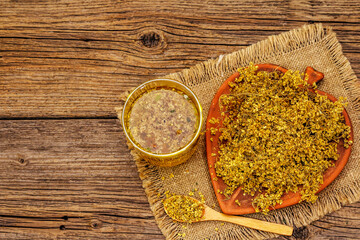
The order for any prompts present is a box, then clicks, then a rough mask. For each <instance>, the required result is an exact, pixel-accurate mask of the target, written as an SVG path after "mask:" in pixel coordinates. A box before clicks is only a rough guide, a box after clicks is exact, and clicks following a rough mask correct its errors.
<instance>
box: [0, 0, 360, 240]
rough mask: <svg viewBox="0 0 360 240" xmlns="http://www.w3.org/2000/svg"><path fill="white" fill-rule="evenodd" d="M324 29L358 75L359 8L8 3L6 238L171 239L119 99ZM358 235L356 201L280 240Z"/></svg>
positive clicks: (1, 206) (3, 90)
mask: <svg viewBox="0 0 360 240" xmlns="http://www.w3.org/2000/svg"><path fill="white" fill-rule="evenodd" d="M259 6H260V7H259ZM314 22H323V23H324V24H325V25H328V26H332V27H333V29H334V31H335V32H336V33H337V36H338V39H339V41H340V42H341V44H342V46H343V51H344V54H345V56H346V57H347V58H348V59H349V60H350V62H351V64H352V67H353V69H354V71H355V73H356V74H357V75H358V76H359V75H360V24H359V22H360V4H359V2H358V0H349V1H344V0H340V1H332V0H322V1H312V0H300V1H297V0H271V1H258V0H253V1H247V0H246V1H235V0H228V1H200V0H191V1H166V0H154V1H146V0H142V1H136V2H133V1H122V0H96V1H95V0H78V1H74V0H58V1H50V0H42V1H35V0H26V1H19V0H2V1H0V119H2V120H0V190H1V191H0V239H135V240H136V239H164V237H163V236H162V234H161V232H160V230H159V229H158V227H157V226H156V223H155V221H154V218H153V215H152V213H151V211H150V209H149V205H148V202H147V199H146V197H145V193H144V191H143V189H142V187H141V181H140V179H139V178H138V174H137V170H136V167H135V165H134V163H133V161H132V160H131V157H130V155H129V153H128V151H127V149H126V147H125V139H124V137H123V135H122V132H121V128H120V125H119V123H118V121H117V120H115V119H114V118H115V112H114V110H113V109H114V107H115V106H116V105H118V104H119V100H118V96H119V95H120V94H121V93H122V92H123V91H125V90H129V89H132V88H133V87H135V86H137V85H138V84H140V83H142V82H144V81H146V80H149V79H153V78H156V77H159V76H162V75H165V74H168V73H173V72H176V71H180V70H181V69H184V68H188V67H190V66H192V65H194V64H196V63H199V62H201V61H204V60H207V59H209V58H215V57H217V56H218V55H220V54H226V53H230V52H233V51H237V50H239V49H242V48H245V47H246V46H248V45H250V44H253V43H256V42H257V41H260V40H263V39H265V38H266V37H267V36H269V35H272V34H279V33H281V32H284V31H288V30H290V29H293V28H296V27H300V26H302V25H303V24H306V23H314ZM56 118H61V119H59V120H57V119H56ZM25 119H28V120H25ZM359 225H360V203H354V204H351V205H348V206H345V207H343V208H342V209H341V210H339V211H337V212H334V213H332V214H330V215H327V216H325V217H324V218H322V219H321V220H319V221H316V222H314V223H313V224H311V225H310V226H308V227H305V228H301V229H297V230H296V231H295V233H294V234H293V236H292V237H289V238H285V237H280V238H278V239H282V240H283V239H360V235H359V233H360V229H359Z"/></svg>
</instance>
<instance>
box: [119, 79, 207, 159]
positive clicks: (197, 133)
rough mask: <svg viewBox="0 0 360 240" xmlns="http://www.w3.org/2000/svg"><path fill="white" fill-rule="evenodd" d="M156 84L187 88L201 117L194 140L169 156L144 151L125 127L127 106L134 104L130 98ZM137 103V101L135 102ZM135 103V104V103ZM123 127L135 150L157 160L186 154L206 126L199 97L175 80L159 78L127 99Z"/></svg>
mask: <svg viewBox="0 0 360 240" xmlns="http://www.w3.org/2000/svg"><path fill="white" fill-rule="evenodd" d="M154 82H171V83H173V84H175V85H179V86H181V87H183V88H185V89H186V90H187V91H188V92H189V93H190V94H191V95H192V97H193V98H194V99H195V102H194V101H193V100H192V101H193V102H194V104H195V106H196V110H197V111H198V115H199V125H198V128H197V131H196V133H195V135H194V136H193V138H192V139H191V141H190V142H189V143H188V144H186V145H185V146H184V147H182V148H180V149H179V150H177V151H176V152H171V153H167V154H156V153H151V152H147V151H145V150H143V149H142V148H140V147H139V146H138V145H137V144H136V143H135V142H134V141H133V140H132V138H131V136H130V134H129V133H128V131H127V129H126V125H125V110H126V106H127V105H130V104H132V102H130V98H131V97H132V95H134V94H135V93H136V92H137V91H140V90H142V89H143V88H144V87H145V86H146V85H148V84H150V83H154ZM178 90H180V91H182V90H181V89H178ZM185 94H186V95H188V94H187V93H185ZM135 101H136V100H135ZM135 101H133V102H135ZM121 125H122V127H123V130H124V133H125V135H126V138H127V139H128V140H129V141H130V143H131V144H132V145H133V146H134V148H135V149H136V150H138V151H140V152H141V153H143V154H145V155H147V156H151V157H155V158H168V157H174V156H177V155H179V154H181V153H184V152H186V151H187V150H188V149H189V148H191V146H192V145H193V144H194V143H195V142H196V141H197V139H198V138H199V136H200V133H201V129H202V127H203V125H204V117H203V109H202V107H201V104H200V101H199V99H198V97H197V96H196V95H195V93H194V92H193V91H192V90H191V89H190V88H189V87H187V86H186V85H185V84H183V83H181V82H179V81H176V80H173V79H168V78H157V79H152V80H149V81H146V82H144V83H142V84H140V85H139V86H138V87H136V88H135V89H134V90H133V91H132V92H131V93H130V94H129V95H128V96H127V98H126V101H125V104H124V107H123V110H122V114H121Z"/></svg>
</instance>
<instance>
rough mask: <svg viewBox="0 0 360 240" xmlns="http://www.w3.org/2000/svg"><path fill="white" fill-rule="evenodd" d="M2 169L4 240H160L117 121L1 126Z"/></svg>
mask: <svg viewBox="0 0 360 240" xmlns="http://www.w3.org/2000/svg"><path fill="white" fill-rule="evenodd" d="M0 162H1V164H0V189H1V191H0V226H1V227H0V238H1V239H10V238H14V239H22V238H23V239H37V238H56V237H57V238H58V239H65V238H74V239H78V238H79V237H81V236H82V237H85V236H86V237H87V238H88V237H89V238H92V239H95V238H96V237H98V236H100V235H101V236H103V237H102V238H105V239H129V238H128V237H130V236H131V239H149V238H151V239H162V238H163V237H162V235H161V233H160V231H159V229H158V228H157V226H156V223H155V221H154V219H153V215H152V213H151V211H150V209H149V206H148V203H147V199H146V197H145V193H144V191H143V189H142V187H141V181H140V179H139V177H138V173H137V170H136V166H135V164H134V162H133V161H132V160H131V157H130V154H129V153H128V151H127V149H126V146H125V139H124V137H123V135H122V133H121V128H120V125H119V123H118V121H117V120H101V119H99V120H68V121H64V120H62V121H59V120H48V121H4V120H3V121H0ZM144 235H146V236H147V237H144ZM15 236H16V237H15ZM124 236H128V237H127V238H125V237H124ZM102 238H101V239H102Z"/></svg>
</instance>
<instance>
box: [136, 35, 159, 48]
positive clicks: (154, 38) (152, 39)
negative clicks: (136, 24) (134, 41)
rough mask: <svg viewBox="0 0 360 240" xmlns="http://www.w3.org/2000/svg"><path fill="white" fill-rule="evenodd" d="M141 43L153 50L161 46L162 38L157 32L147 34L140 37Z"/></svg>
mask: <svg viewBox="0 0 360 240" xmlns="http://www.w3.org/2000/svg"><path fill="white" fill-rule="evenodd" d="M140 41H141V43H142V44H143V45H144V46H145V47H148V48H153V47H156V46H158V45H159V43H160V41H161V37H160V35H159V34H158V33H156V32H147V33H144V34H142V35H141V36H140Z"/></svg>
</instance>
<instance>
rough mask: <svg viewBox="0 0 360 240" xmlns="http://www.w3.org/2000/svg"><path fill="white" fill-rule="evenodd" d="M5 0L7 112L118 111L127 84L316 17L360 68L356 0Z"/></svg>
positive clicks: (2, 73)
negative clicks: (336, 36) (211, 0)
mask: <svg viewBox="0 0 360 240" xmlns="http://www.w3.org/2000/svg"><path fill="white" fill-rule="evenodd" d="M0 4H1V5H0V7H1V12H0V50H1V51H0V56H1V57H0V118H36V117H38V118H48V117H56V118H58V117H59V118H63V117H115V112H114V110H113V109H114V106H116V105H117V104H118V100H117V96H118V95H119V94H120V93H121V92H123V91H124V90H128V89H131V88H133V87H135V86H137V85H138V84H140V83H142V82H144V81H145V80H148V79H152V78H156V77H158V76H162V75H165V74H168V73H172V72H176V71H179V70H181V69H183V68H187V67H190V66H192V65H194V64H196V63H198V62H201V61H204V60H206V59H209V58H214V57H216V56H218V55H220V54H225V53H230V52H232V51H236V50H239V49H241V48H244V47H245V46H248V45H249V44H252V43H255V42H257V41H260V40H263V39H265V38H266V37H267V36H269V35H272V34H278V33H280V32H283V31H287V30H290V29H293V28H296V27H299V26H301V25H303V24H305V23H308V22H318V21H321V22H324V23H325V24H327V25H330V26H333V27H334V30H335V31H336V32H337V34H338V38H339V40H340V41H341V43H342V44H343V48H344V52H345V55H346V56H347V57H348V58H349V59H350V61H351V62H352V64H353V67H354V70H355V72H356V73H357V74H358V75H359V74H360V47H359V46H360V44H359V43H360V40H359V39H360V38H359V36H360V24H359V22H360V8H359V5H358V2H357V1H356V0H352V1H330V0H328V1H311V0H302V1H297V0H290V1H285V0H273V1H267V2H266V3H264V2H263V1H242V2H239V1H226V4H225V3H223V2H219V1H214V2H206V3H204V2H203V1H199V0H193V1H186V2H179V3H177V2H171V1H168V2H167V1H151V2H148V1H136V2H135V1H121V2H114V1H107V0H99V1H90V3H89V2H88V1H76V2H73V1H71V0H61V1H56V2H53V1H42V2H38V1H25V2H23V1H21V2H17V1H10V0H5V1H2V2H1V3H0ZM259 6H260V7H259ZM194 13H196V14H194Z"/></svg>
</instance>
